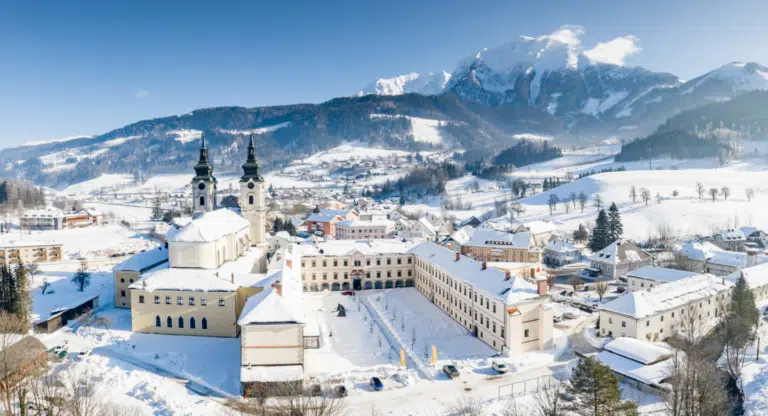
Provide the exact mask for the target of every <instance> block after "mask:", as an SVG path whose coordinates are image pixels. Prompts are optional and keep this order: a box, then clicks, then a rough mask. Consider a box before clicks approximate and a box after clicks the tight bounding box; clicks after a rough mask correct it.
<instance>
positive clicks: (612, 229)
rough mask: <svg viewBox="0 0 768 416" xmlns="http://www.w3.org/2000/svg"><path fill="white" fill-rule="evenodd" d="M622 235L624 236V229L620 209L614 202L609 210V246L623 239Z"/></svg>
mask: <svg viewBox="0 0 768 416" xmlns="http://www.w3.org/2000/svg"><path fill="white" fill-rule="evenodd" d="M622 234H624V227H623V226H622V225H621V215H619V208H618V207H616V203H615V202H612V203H611V206H610V208H608V244H610V243H612V242H614V241H616V240H618V239H619V238H621V235H622ZM606 245H607V244H606Z"/></svg>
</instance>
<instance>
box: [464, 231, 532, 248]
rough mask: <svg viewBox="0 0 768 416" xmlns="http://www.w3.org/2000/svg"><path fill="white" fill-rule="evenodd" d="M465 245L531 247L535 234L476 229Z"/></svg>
mask: <svg viewBox="0 0 768 416" xmlns="http://www.w3.org/2000/svg"><path fill="white" fill-rule="evenodd" d="M465 245H467V246H472V247H502V248H516V249H525V250H527V249H529V248H531V246H533V235H532V234H531V233H530V232H523V233H514V234H511V233H505V232H503V231H495V230H475V232H474V233H472V236H471V237H470V239H469V242H467V243H466V244H465Z"/></svg>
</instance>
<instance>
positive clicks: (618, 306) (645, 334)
mask: <svg viewBox="0 0 768 416" xmlns="http://www.w3.org/2000/svg"><path fill="white" fill-rule="evenodd" d="M732 286H733V284H732V283H731V282H730V281H729V280H727V279H725V278H724V277H717V276H713V275H711V274H701V275H696V276H693V277H689V278H685V279H680V280H677V281H674V282H671V283H667V284H663V285H660V286H656V287H653V288H651V289H648V290H638V291H634V292H629V293H627V294H625V295H623V296H620V297H618V298H616V299H614V300H612V301H611V302H608V303H606V304H603V305H602V306H600V308H599V312H600V334H601V335H602V336H609V337H614V338H616V337H632V338H637V339H645V340H649V341H654V342H656V341H661V340H664V339H665V338H667V337H668V336H669V335H670V334H672V333H674V331H675V329H677V328H678V327H679V325H680V321H681V320H682V319H684V318H685V317H686V316H690V315H693V316H694V317H696V319H698V320H699V321H700V322H702V323H706V322H708V321H710V320H711V319H714V318H716V317H718V316H720V315H721V314H722V313H723V309H724V308H726V307H727V305H728V303H729V300H730V289H731V287H732Z"/></svg>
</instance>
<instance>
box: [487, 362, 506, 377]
mask: <svg viewBox="0 0 768 416" xmlns="http://www.w3.org/2000/svg"><path fill="white" fill-rule="evenodd" d="M491 368H493V369H494V370H496V372H497V373H499V374H506V373H507V372H509V367H507V365H506V364H504V363H500V362H496V361H494V362H493V363H491Z"/></svg>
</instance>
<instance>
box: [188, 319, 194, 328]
mask: <svg viewBox="0 0 768 416" xmlns="http://www.w3.org/2000/svg"><path fill="white" fill-rule="evenodd" d="M189 329H195V318H194V317H192V318H189Z"/></svg>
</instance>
